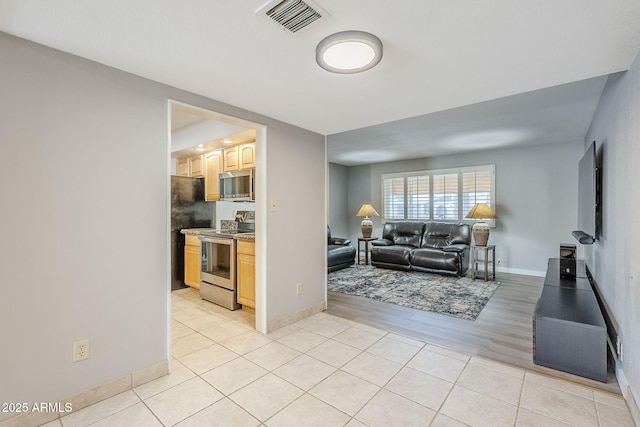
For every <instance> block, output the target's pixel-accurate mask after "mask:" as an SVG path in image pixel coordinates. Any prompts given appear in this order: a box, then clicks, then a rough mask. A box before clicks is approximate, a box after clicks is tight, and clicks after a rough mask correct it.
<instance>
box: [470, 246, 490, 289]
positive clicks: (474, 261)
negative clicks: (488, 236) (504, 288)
mask: <svg viewBox="0 0 640 427" xmlns="http://www.w3.org/2000/svg"><path fill="white" fill-rule="evenodd" d="M480 252H483V255H484V257H483V258H482V259H479V258H478V254H479V253H480ZM489 254H491V256H489ZM478 263H482V264H483V266H484V270H483V271H482V273H483V275H482V276H480V277H483V278H484V281H485V282H486V281H488V280H489V264H491V275H492V280H496V245H487V246H474V245H471V271H472V274H473V280H476V279H479V278H480V277H478Z"/></svg>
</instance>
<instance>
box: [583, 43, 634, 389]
mask: <svg viewBox="0 0 640 427" xmlns="http://www.w3.org/2000/svg"><path fill="white" fill-rule="evenodd" d="M639 117H640V55H638V56H637V57H636V59H635V62H634V63H633V65H632V66H631V69H630V70H629V71H628V72H626V73H624V74H622V75H614V76H611V77H610V78H609V81H608V82H607V85H606V87H605V90H604V92H603V94H602V97H601V99H600V103H599V105H598V109H597V110H596V113H595V115H594V119H593V122H592V123H591V128H590V129H589V132H588V134H587V136H586V138H585V147H586V146H587V144H590V143H591V142H592V141H596V145H597V152H598V156H599V158H600V159H602V176H603V183H602V184H603V188H602V205H603V206H602V210H603V223H602V232H601V234H600V236H599V237H598V240H597V241H596V242H595V244H594V245H593V246H590V247H589V246H587V247H586V257H585V259H586V261H587V264H588V266H589V268H590V269H591V271H592V273H593V274H594V277H595V279H596V281H597V283H598V285H599V287H600V289H601V291H602V292H603V294H604V297H605V299H606V302H607V304H608V305H609V306H610V308H611V309H612V311H613V313H614V316H615V318H616V320H617V321H618V324H619V331H618V332H619V334H620V337H621V339H622V343H623V360H622V361H619V363H618V368H619V369H620V371H619V372H618V378H619V380H620V384H621V387H622V388H623V391H625V386H626V383H627V381H628V384H629V388H630V391H632V392H633V395H634V396H635V399H636V401H637V399H638V398H639V397H640V356H638V355H640V334H639V333H638V325H640V245H639V242H640V222H639V221H638V217H637V215H638V212H640V192H639V191H638V183H640V168H638V165H639V164H640V121H639V120H638V118H639Z"/></svg>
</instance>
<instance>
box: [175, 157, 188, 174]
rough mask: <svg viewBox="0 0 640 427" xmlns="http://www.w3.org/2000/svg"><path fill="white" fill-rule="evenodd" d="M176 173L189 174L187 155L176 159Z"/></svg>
mask: <svg viewBox="0 0 640 427" xmlns="http://www.w3.org/2000/svg"><path fill="white" fill-rule="evenodd" d="M176 175H178V176H189V158H188V157H184V158H182V159H178V165H177V167H176Z"/></svg>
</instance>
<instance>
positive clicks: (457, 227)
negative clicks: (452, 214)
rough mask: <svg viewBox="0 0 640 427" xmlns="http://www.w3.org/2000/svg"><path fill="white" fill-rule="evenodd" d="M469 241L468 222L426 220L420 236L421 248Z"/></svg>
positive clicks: (443, 246)
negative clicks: (453, 222)
mask: <svg viewBox="0 0 640 427" xmlns="http://www.w3.org/2000/svg"><path fill="white" fill-rule="evenodd" d="M470 243H471V231H470V227H469V225H468V224H452V223H447V222H427V223H426V225H425V229H424V234H423V236H422V245H421V247H422V248H436V249H443V248H445V247H446V246H449V245H455V244H465V245H468V244H470Z"/></svg>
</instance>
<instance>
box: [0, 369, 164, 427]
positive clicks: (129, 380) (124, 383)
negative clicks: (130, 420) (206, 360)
mask: <svg viewBox="0 0 640 427" xmlns="http://www.w3.org/2000/svg"><path fill="white" fill-rule="evenodd" d="M168 373H169V361H168V360H165V361H162V362H160V363H157V364H155V365H153V366H149V367H147V368H142V369H139V370H137V371H134V372H132V373H130V374H127V375H123V376H121V377H119V378H115V379H113V380H111V381H107V382H106V383H104V384H101V385H99V386H96V387H93V388H90V389H88V390H85V391H82V392H80V393H78V394H76V395H74V396H70V397H67V398H65V399H60V400H59V401H57V402H54V403H58V404H59V405H58V406H59V407H60V408H61V409H64V410H67V408H70V411H69V412H58V411H54V412H48V411H43V412H33V411H32V412H26V413H23V414H20V415H17V416H15V417H12V418H8V419H6V420H3V421H0V427H23V426H38V425H42V424H45V423H48V422H51V421H55V420H57V419H61V418H63V417H64V416H65V415H69V414H70V413H72V412H75V411H79V410H81V409H83V408H86V407H87V406H90V405H93V404H94V403H98V402H100V401H103V400H105V399H108V398H110V397H113V396H115V395H116V394H120V393H123V392H125V391H127V390H131V389H133V388H134V387H137V386H139V385H140V384H144V383H145V382H148V381H151V380H154V379H156V378H160V377H161V376H163V375H166V374H168Z"/></svg>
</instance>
